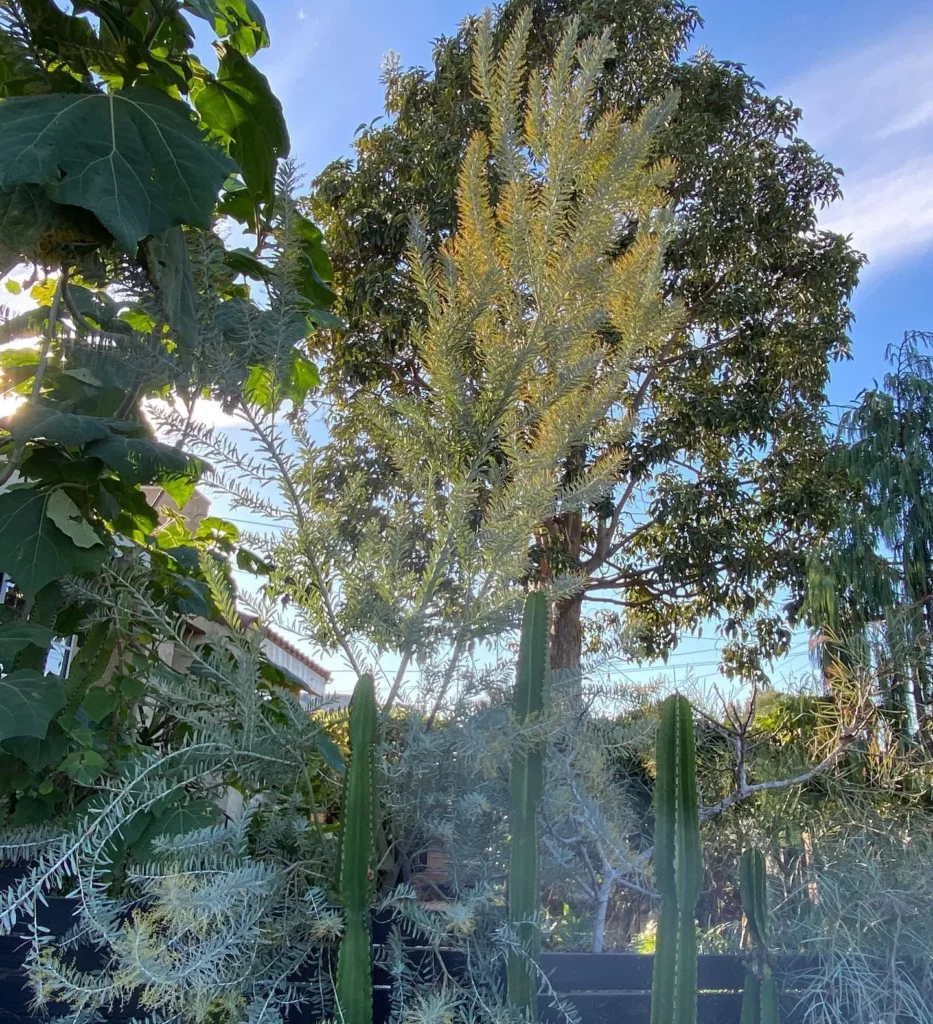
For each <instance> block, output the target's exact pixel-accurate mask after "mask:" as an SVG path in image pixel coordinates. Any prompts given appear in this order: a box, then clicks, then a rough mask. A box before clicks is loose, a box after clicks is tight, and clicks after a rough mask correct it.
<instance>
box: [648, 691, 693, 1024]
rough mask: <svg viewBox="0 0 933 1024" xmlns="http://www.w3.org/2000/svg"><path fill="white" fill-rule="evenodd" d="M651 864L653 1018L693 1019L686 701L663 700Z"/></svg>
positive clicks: (679, 1023)
mask: <svg viewBox="0 0 933 1024" xmlns="http://www.w3.org/2000/svg"><path fill="white" fill-rule="evenodd" d="M654 802H655V846H654V864H655V873H656V876H657V883H658V891H659V892H660V894H661V913H660V918H659V921H658V934H657V949H656V952H655V960H654V975H653V978H652V986H651V1024H695V1021H696V1005H697V996H696V985H697V936H696V918H695V910H696V903H697V899H698V898H699V895H700V888H701V885H702V882H703V851H702V847H701V844H700V820H699V799H698V796H697V784H696V744H695V739H694V734H693V712H692V710H691V707H690V702H689V701H688V700H687V699H686V698H685V697H681V696H679V695H677V694H675V695H673V696H671V697H668V698H667V699H666V700H664V701H663V702H662V704H661V722H660V726H659V729H658V739H657V780H656V782H655V801H654Z"/></svg>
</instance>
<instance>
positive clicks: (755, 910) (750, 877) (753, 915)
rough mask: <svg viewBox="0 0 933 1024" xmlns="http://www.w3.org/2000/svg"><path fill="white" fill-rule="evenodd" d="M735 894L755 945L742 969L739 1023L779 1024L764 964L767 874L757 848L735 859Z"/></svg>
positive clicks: (767, 936) (775, 996)
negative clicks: (743, 970)
mask: <svg viewBox="0 0 933 1024" xmlns="http://www.w3.org/2000/svg"><path fill="white" fill-rule="evenodd" d="M739 895H740V896H741V898H742V910H743V911H744V912H745V920H746V922H747V923H748V932H749V935H750V936H751V938H752V941H753V942H754V944H755V956H754V959H753V960H752V962H751V963H750V964H749V965H748V967H747V968H746V971H745V992H744V994H743V996H742V1024H779V1022H780V1019H781V1015H780V1008H779V1003H778V994H777V985H776V984H775V982H774V974H773V972H772V970H771V965H770V964H769V963H768V960H767V957H768V943H769V942H770V941H771V914H770V911H769V909H768V876H767V873H766V871H765V858H764V855H763V854H762V852H761V850H754V849H751V850H745V851H744V852H743V854H742V858H741V860H740V861H739Z"/></svg>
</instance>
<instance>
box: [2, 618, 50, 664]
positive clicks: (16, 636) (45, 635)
mask: <svg viewBox="0 0 933 1024" xmlns="http://www.w3.org/2000/svg"><path fill="white" fill-rule="evenodd" d="M53 636H54V634H53V633H52V630H51V629H49V627H48V626H42V625H40V624H39V623H38V622H7V623H4V625H2V626H0V665H6V666H7V667H9V665H10V663H11V662H12V661H13V659H14V658H15V657H16V655H17V654H19V652H20V651H21V650H23V648H25V647H39V648H43V649H44V648H47V647H48V646H49V644H51V642H52V639H53Z"/></svg>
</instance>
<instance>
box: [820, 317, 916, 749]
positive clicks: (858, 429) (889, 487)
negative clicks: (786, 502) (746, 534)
mask: <svg viewBox="0 0 933 1024" xmlns="http://www.w3.org/2000/svg"><path fill="white" fill-rule="evenodd" d="M931 341H933V336H931V335H929V334H924V333H922V332H919V331H911V332H908V333H907V334H906V335H905V336H904V339H903V341H902V342H901V343H900V344H899V345H897V346H892V347H891V348H889V350H888V359H889V362H890V364H891V369H890V371H889V372H888V373H887V374H885V377H884V379H883V380H882V381H881V382H880V383H878V384H876V385H875V387H873V388H869V389H867V390H866V391H864V392H863V393H862V394H861V395H860V396H859V398H858V400H857V402H856V404H855V406H854V407H853V408H852V409H851V410H849V411H848V412H847V413H846V414H845V416H844V417H843V420H842V423H841V425H840V432H839V438H838V440H837V442H836V444H835V446H834V448H833V451H832V453H831V455H830V459H829V461H828V469H829V470H830V471H831V477H830V478H831V479H833V481H834V484H835V486H837V487H838V488H839V490H840V493H841V495H842V500H841V503H840V505H841V511H840V516H839V520H838V522H837V523H836V524H835V527H834V529H833V530H832V531H831V533H830V534H829V536H828V537H826V538H825V540H824V541H823V542H822V543H821V544H820V545H819V546H818V547H817V548H816V549H815V550H814V552H813V554H812V557H811V562H810V587H809V594H808V602H807V604H808V614H809V616H810V620H811V623H812V624H813V625H814V626H815V627H817V628H819V629H822V630H825V631H826V632H827V635H828V644H827V651H828V652H835V651H839V652H840V653H841V656H842V657H843V658H845V659H848V660H850V661H853V660H854V661H855V662H859V661H861V662H868V663H872V662H874V664H875V666H876V670H877V672H878V675H879V679H880V680H881V682H882V699H883V702H884V705H885V708H886V712H887V716H888V720H889V722H890V724H891V726H892V728H893V729H894V731H895V732H896V733H897V734H898V735H899V736H900V737H901V738H902V739H906V738H907V737H908V736H910V735H915V734H919V735H920V736H921V737H922V738H923V739H924V740H925V741H926V742H928V743H933V731H931V728H933V684H931V665H930V653H931V643H930V634H931V623H933V608H931V595H933V529H931V519H930V507H929V494H930V490H931V488H933V359H931V356H930V352H929V346H930V343H931Z"/></svg>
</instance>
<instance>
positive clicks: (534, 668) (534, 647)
mask: <svg viewBox="0 0 933 1024" xmlns="http://www.w3.org/2000/svg"><path fill="white" fill-rule="evenodd" d="M549 689H550V664H549V661H548V605H547V598H546V597H545V595H544V594H543V593H534V594H529V595H528V597H527V598H526V600H525V609H524V615H523V617H522V636H521V645H520V648H519V655H518V672H517V675H516V680H515V693H514V698H513V714H514V717H515V722H516V723H517V724H518V725H519V726H521V725H525V724H527V723H529V722H530V721H533V719H534V718H535V717H536V716H539V715H540V714H541V713H542V712H543V711H544V709H545V706H546V703H547V700H548V695H549ZM544 746H545V743H544V741H543V740H535V741H534V742H532V743H525V742H520V743H519V746H518V749H517V750H516V752H515V754H514V755H513V757H512V769H511V777H510V791H511V831H512V845H511V856H510V863H509V922H510V923H511V924H512V926H513V927H514V929H515V932H516V934H517V936H518V945H519V948H518V949H516V950H511V951H510V952H509V957H508V965H507V983H508V998H509V1003H510V1004H511V1005H512V1006H513V1007H515V1008H516V1009H517V1010H519V1012H520V1013H521V1014H522V1015H523V1016H524V1017H525V1018H526V1019H527V1020H535V1019H536V1018H537V990H538V986H537V978H536V975H535V968H534V964H535V961H536V960H537V955H538V948H539V945H540V935H539V929H538V925H537V923H536V920H537V918H538V915H539V912H540V907H539V902H540V898H541V897H540V891H539V890H540V886H539V883H538V807H539V805H540V803H541V797H542V796H543V793H544Z"/></svg>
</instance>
